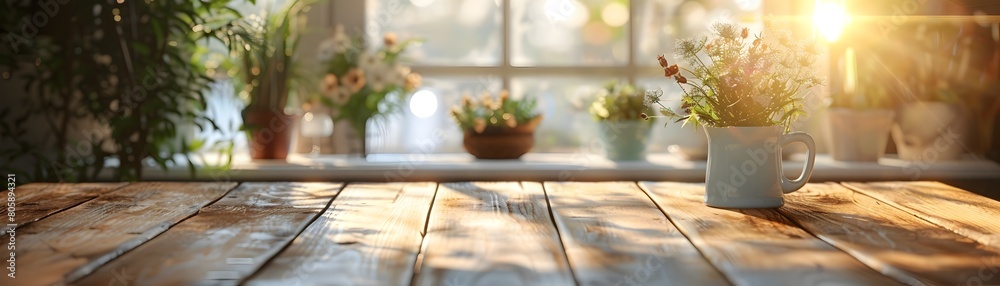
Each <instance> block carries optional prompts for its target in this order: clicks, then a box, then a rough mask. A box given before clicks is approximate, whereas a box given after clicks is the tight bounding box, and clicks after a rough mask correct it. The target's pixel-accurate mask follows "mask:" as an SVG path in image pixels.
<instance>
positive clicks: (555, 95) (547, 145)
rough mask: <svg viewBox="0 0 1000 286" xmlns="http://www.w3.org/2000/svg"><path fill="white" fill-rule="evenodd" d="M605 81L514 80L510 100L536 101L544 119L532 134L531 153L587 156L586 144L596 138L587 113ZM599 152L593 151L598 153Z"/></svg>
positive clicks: (593, 123)
mask: <svg viewBox="0 0 1000 286" xmlns="http://www.w3.org/2000/svg"><path fill="white" fill-rule="evenodd" d="M608 80H610V79H609V78H575V77H574V78H569V77H515V78H513V79H512V80H511V96H512V97H514V98H522V97H524V96H534V97H535V98H537V99H538V107H537V110H538V112H540V113H541V114H542V115H543V116H544V118H542V123H541V124H540V125H539V126H538V129H537V130H535V146H534V148H533V149H531V152H554V153H574V152H581V151H583V152H588V153H590V151H589V149H588V148H589V147H588V145H589V144H590V143H591V142H589V141H588V140H589V139H594V138H597V136H598V130H597V128H598V126H597V122H596V121H594V119H593V118H592V117H591V115H590V113H589V112H588V111H587V108H588V106H589V105H590V102H591V100H593V98H594V97H593V96H594V93H595V92H596V91H597V90H598V89H600V88H601V86H603V85H604V83H606V82H608ZM602 151H603V150H596V152H602Z"/></svg>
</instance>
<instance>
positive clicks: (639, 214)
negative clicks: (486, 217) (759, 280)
mask: <svg viewBox="0 0 1000 286" xmlns="http://www.w3.org/2000/svg"><path fill="white" fill-rule="evenodd" d="M545 192H546V195H547V196H548V198H549V203H550V204H551V206H552V216H553V217H554V218H555V221H556V226H557V227H558V229H559V234H560V236H561V238H562V241H563V245H565V249H566V255H567V257H568V258H569V264H570V266H571V267H572V269H573V274H574V275H575V276H576V281H578V282H579V284H581V285H727V284H729V282H728V281H727V280H726V279H725V278H724V277H723V276H722V274H721V273H719V272H718V271H717V270H716V269H715V268H714V267H712V264H710V263H709V262H708V261H706V260H705V258H704V257H702V256H701V253H699V252H698V249H696V248H695V247H694V246H693V245H691V242H689V241H688V240H687V238H685V237H684V235H683V234H681V233H680V232H679V231H678V230H677V228H676V227H674V225H673V224H671V223H670V221H669V220H668V219H667V217H666V216H664V215H663V213H662V212H660V209H659V208H657V207H656V205H655V204H653V202H652V201H650V199H649V197H648V196H646V194H644V193H643V192H642V190H640V189H639V187H638V186H636V184H635V183H634V182H602V183H576V182H565V183H558V182H546V183H545Z"/></svg>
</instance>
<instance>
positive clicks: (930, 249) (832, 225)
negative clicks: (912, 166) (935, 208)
mask: <svg viewBox="0 0 1000 286" xmlns="http://www.w3.org/2000/svg"><path fill="white" fill-rule="evenodd" d="M785 200H786V203H785V207H783V208H781V209H780V211H781V212H782V213H783V214H785V215H787V216H788V217H790V218H792V219H793V220H795V221H796V222H797V223H798V224H799V225H801V226H802V227H803V228H805V229H806V230H809V232H811V233H813V234H815V235H816V236H817V237H819V238H820V239H823V240H824V241H826V242H828V243H830V244H833V245H834V246H836V247H837V248H840V249H842V250H844V251H846V252H848V253H850V254H851V255H852V256H854V257H856V258H857V259H858V260H860V261H862V262H864V263H865V264H867V265H868V266H870V267H872V268H874V269H876V270H878V271H881V272H882V273H883V274H885V275H888V276H891V277H894V278H896V279H897V280H899V281H903V282H905V283H907V284H911V285H921V284H928V285H997V284H1000V251H998V249H997V248H994V247H990V246H987V245H983V244H979V243H976V242H975V241H974V240H972V239H970V238H968V237H964V236H961V235H958V234H956V233H954V232H952V231H949V230H947V229H944V228H941V227H938V226H936V225H934V224H931V223H929V222H927V221H924V220H921V219H920V218H917V217H915V216H913V215H912V214H910V213H907V212H905V211H902V210H899V209H897V208H894V207H892V206H890V205H888V204H886V203H883V202H881V201H879V200H877V199H875V198H872V197H869V196H866V195H863V194H860V193H857V192H854V191H852V190H850V189H848V188H846V187H844V186H841V185H839V184H834V183H826V184H809V185H806V187H805V188H803V189H801V190H799V191H798V192H795V193H791V194H786V195H785Z"/></svg>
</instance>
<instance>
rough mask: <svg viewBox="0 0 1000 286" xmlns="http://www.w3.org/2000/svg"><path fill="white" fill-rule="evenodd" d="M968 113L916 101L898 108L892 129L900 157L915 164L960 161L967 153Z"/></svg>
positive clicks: (950, 106)
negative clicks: (897, 114)
mask: <svg viewBox="0 0 1000 286" xmlns="http://www.w3.org/2000/svg"><path fill="white" fill-rule="evenodd" d="M969 121H970V119H969V111H968V110H967V109H966V108H964V107H962V106H961V105H957V104H948V103H942V102H932V101H918V102H915V103H911V104H907V105H904V106H903V107H901V108H900V109H899V118H898V120H897V121H896V124H895V125H894V126H893V127H892V138H893V140H894V141H895V142H896V151H897V152H898V153H899V158H901V159H904V160H909V161H915V162H923V163H934V162H937V161H954V160H960V159H961V158H962V155H963V154H965V151H966V146H965V142H966V137H967V136H968V132H969V124H970V122H969Z"/></svg>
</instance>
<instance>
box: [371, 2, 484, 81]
mask: <svg viewBox="0 0 1000 286" xmlns="http://www.w3.org/2000/svg"><path fill="white" fill-rule="evenodd" d="M497 3H498V2H496V1H494V0H473V1H462V0H411V1H401V0H368V2H367V6H366V10H367V11H366V18H365V19H367V20H366V22H365V29H366V30H367V35H368V41H369V42H371V43H381V42H382V36H383V34H384V33H386V32H394V33H396V34H397V35H398V36H399V38H400V39H407V38H421V39H424V43H423V44H422V45H421V46H419V47H413V48H411V49H410V50H408V51H407V53H408V54H409V55H408V56H409V57H410V58H411V59H413V60H414V61H416V62H419V63H420V64H421V65H457V66H489V65H499V64H500V58H501V56H500V51H501V49H500V47H501V45H502V43H501V36H500V33H501V31H500V22H501V20H502V17H501V16H502V14H501V13H500V7H499V5H497Z"/></svg>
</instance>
